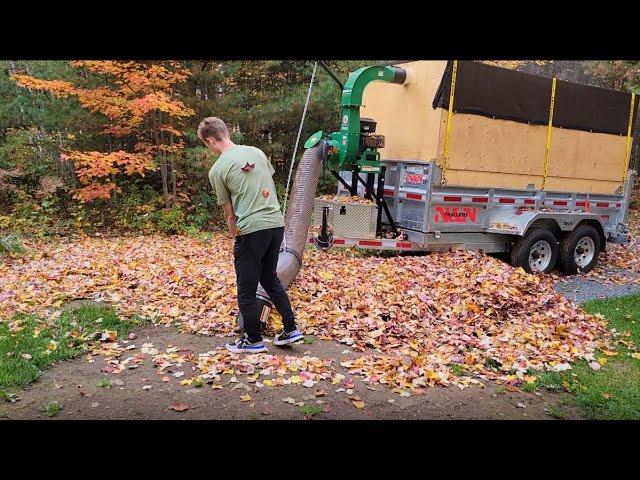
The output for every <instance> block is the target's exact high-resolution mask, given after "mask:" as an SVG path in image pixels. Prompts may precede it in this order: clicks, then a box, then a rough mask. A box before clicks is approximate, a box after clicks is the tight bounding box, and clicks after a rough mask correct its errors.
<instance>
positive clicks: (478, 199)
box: [471, 197, 489, 203]
mask: <svg viewBox="0 0 640 480" xmlns="http://www.w3.org/2000/svg"><path fill="white" fill-rule="evenodd" d="M471 201H472V202H473V203H489V199H488V198H486V197H473V198H472V200H471Z"/></svg>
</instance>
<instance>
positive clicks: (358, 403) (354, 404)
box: [351, 400, 364, 409]
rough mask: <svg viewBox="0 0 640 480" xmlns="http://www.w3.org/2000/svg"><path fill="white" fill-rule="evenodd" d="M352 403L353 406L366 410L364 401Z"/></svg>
mask: <svg viewBox="0 0 640 480" xmlns="http://www.w3.org/2000/svg"><path fill="white" fill-rule="evenodd" d="M351 403H353V406H354V407H356V408H358V409H360V408H364V402H363V401H362V400H353V401H352V402H351Z"/></svg>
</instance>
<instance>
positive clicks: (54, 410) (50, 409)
mask: <svg viewBox="0 0 640 480" xmlns="http://www.w3.org/2000/svg"><path fill="white" fill-rule="evenodd" d="M62 408H63V405H62V404H61V403H58V402H55V401H54V402H49V403H47V404H46V405H44V406H43V407H42V411H43V412H44V413H46V414H47V417H55V416H56V415H57V414H58V413H59V412H60V410H62Z"/></svg>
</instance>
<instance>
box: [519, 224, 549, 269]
mask: <svg viewBox="0 0 640 480" xmlns="http://www.w3.org/2000/svg"><path fill="white" fill-rule="evenodd" d="M540 240H544V241H546V242H547V243H548V244H549V246H550V247H551V260H550V261H549V264H548V265H547V267H546V268H545V269H544V270H541V271H539V272H533V271H532V270H531V266H530V265H529V254H530V253H531V248H532V247H533V246H534V245H535V244H536V242H539V241H540ZM557 259H558V240H557V239H556V237H555V235H554V234H553V233H552V232H551V231H549V230H543V229H534V230H530V231H529V232H527V233H526V235H525V236H524V237H520V238H519V239H518V240H517V241H516V242H515V243H514V244H513V248H512V249H511V265H513V266H514V267H516V268H517V267H522V268H523V269H524V271H525V272H527V273H549V272H550V271H551V270H553V267H555V265H556V260H557Z"/></svg>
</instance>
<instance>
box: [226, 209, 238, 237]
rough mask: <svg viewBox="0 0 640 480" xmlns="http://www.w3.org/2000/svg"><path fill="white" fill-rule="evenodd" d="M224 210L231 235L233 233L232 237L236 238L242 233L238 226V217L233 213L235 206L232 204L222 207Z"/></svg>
mask: <svg viewBox="0 0 640 480" xmlns="http://www.w3.org/2000/svg"><path fill="white" fill-rule="evenodd" d="M222 209H223V210H224V216H225V218H226V219H227V225H229V233H231V236H233V237H236V236H238V235H240V231H239V230H238V227H237V225H236V222H237V221H238V217H236V214H235V212H234V211H233V205H232V204H231V202H228V203H225V204H224V205H222Z"/></svg>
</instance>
